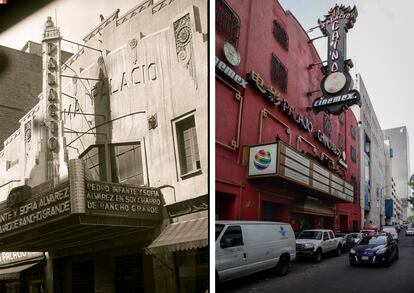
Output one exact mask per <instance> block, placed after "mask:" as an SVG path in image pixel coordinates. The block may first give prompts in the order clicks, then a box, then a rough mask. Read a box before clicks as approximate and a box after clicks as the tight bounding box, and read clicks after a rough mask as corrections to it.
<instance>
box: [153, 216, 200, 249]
mask: <svg viewBox="0 0 414 293" xmlns="http://www.w3.org/2000/svg"><path fill="white" fill-rule="evenodd" d="M207 245H208V218H207V217H204V218H198V219H194V220H189V221H183V222H178V223H173V224H170V225H168V226H167V227H166V228H165V229H164V230H163V231H162V232H161V234H160V235H159V236H158V237H157V238H156V239H155V240H154V241H153V242H152V243H151V245H150V246H148V247H147V248H146V249H145V251H146V253H148V254H157V253H162V252H174V251H178V250H187V249H196V248H202V247H206V246H207Z"/></svg>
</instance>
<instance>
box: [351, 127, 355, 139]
mask: <svg viewBox="0 0 414 293" xmlns="http://www.w3.org/2000/svg"><path fill="white" fill-rule="evenodd" d="M351 136H352V138H353V139H354V140H355V139H356V128H355V126H354V125H351Z"/></svg>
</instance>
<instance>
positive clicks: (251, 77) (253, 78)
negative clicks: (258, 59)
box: [246, 71, 281, 106]
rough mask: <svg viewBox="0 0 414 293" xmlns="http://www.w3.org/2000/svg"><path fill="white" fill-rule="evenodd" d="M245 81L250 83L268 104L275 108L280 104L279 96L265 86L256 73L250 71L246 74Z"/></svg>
mask: <svg viewBox="0 0 414 293" xmlns="http://www.w3.org/2000/svg"><path fill="white" fill-rule="evenodd" d="M246 79H247V81H250V82H251V83H252V85H253V86H254V87H255V88H256V90H258V91H259V92H260V93H261V94H262V96H263V97H264V98H265V99H267V100H268V101H269V102H270V103H272V104H273V105H275V106H277V105H279V104H280V102H281V98H280V96H279V94H278V93H277V92H276V89H275V88H274V87H273V86H265V84H264V80H263V78H262V76H261V75H260V74H259V73H257V72H256V71H251V72H250V73H249V74H247V78H246Z"/></svg>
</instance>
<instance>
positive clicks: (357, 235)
mask: <svg viewBox="0 0 414 293" xmlns="http://www.w3.org/2000/svg"><path fill="white" fill-rule="evenodd" d="M349 235H351V237H352V240H353V241H354V244H357V243H358V241H359V240H361V239H362V238H363V237H364V234H363V233H361V232H359V233H351V234H349Z"/></svg>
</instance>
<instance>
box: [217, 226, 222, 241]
mask: <svg viewBox="0 0 414 293" xmlns="http://www.w3.org/2000/svg"><path fill="white" fill-rule="evenodd" d="M223 228H224V225H223V224H216V240H217V238H218V237H219V235H220V233H221V231H223Z"/></svg>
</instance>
